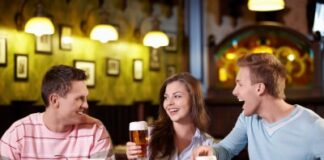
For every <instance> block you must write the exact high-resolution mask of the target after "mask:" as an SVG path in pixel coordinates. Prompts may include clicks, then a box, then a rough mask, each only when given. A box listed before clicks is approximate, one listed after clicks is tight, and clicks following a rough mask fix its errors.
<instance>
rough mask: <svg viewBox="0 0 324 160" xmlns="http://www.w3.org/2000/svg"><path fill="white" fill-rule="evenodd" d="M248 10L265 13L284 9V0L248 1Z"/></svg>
mask: <svg viewBox="0 0 324 160" xmlns="http://www.w3.org/2000/svg"><path fill="white" fill-rule="evenodd" d="M248 8H249V10H251V11H257V12H267V11H278V10H282V9H284V8H285V2H284V0H249V2H248Z"/></svg>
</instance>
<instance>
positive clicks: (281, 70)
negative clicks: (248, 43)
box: [192, 54, 324, 160]
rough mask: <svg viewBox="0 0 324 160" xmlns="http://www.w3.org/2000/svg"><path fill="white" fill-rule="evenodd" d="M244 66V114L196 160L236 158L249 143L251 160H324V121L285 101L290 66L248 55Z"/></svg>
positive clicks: (240, 87) (240, 90)
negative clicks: (219, 140) (286, 81)
mask: <svg viewBox="0 0 324 160" xmlns="http://www.w3.org/2000/svg"><path fill="white" fill-rule="evenodd" d="M238 66H239V67H240V70H239V72H238V74H237V77H236V86H235V88H234V90H233V95H234V96H236V97H237V98H238V100H239V101H242V102H243V103H244V104H243V107H242V108H243V112H242V114H241V115H240V116H239V118H238V120H237V122H236V124H235V127H234V128H233V130H232V131H231V132H230V134H229V135H228V136H226V137H225V138H224V139H223V140H222V141H221V142H220V143H219V144H217V145H215V146H213V149H212V148H210V147H207V146H202V147H199V148H197V149H196V150H195V151H194V152H193V154H192V159H194V158H195V157H196V156H198V155H201V154H208V155H211V154H216V156H217V157H218V160H224V159H231V158H232V157H233V156H235V155H237V154H238V153H239V152H240V151H241V150H242V149H243V148H244V147H245V146H246V145H247V146H248V153H249V159H250V160H268V159H269V160H281V159H284V160H319V159H321V160H324V120H323V119H322V118H321V117H320V116H318V115H317V114H316V113H314V112H313V111H311V110H309V109H307V108H304V107H302V106H300V105H297V104H296V105H291V104H288V103H287V102H285V101H284V98H285V94H284V89H285V79H286V70H285V67H284V66H283V65H282V64H281V63H280V61H279V60H278V59H276V57H275V56H273V55H271V54H247V55H244V56H243V57H241V58H240V59H239V60H238ZM301 94H302V93H301Z"/></svg>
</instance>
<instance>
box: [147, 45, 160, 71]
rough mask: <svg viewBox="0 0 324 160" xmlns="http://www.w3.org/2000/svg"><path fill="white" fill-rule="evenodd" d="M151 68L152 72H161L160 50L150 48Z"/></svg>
mask: <svg viewBox="0 0 324 160" xmlns="http://www.w3.org/2000/svg"><path fill="white" fill-rule="evenodd" d="M149 56H150V57H149V66H150V70H152V71H159V70H160V65H161V50H160V49H159V48H150V55H149Z"/></svg>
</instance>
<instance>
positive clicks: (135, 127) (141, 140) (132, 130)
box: [129, 121, 148, 159]
mask: <svg viewBox="0 0 324 160" xmlns="http://www.w3.org/2000/svg"><path fill="white" fill-rule="evenodd" d="M129 134H130V135H129V137H130V141H131V142H134V143H136V145H139V146H141V149H142V152H141V153H140V154H139V155H138V157H139V158H144V159H145V158H147V146H148V127H147V123H146V122H145V121H135V122H131V123H129Z"/></svg>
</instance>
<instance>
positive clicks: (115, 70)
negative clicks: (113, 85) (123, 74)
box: [106, 58, 120, 76]
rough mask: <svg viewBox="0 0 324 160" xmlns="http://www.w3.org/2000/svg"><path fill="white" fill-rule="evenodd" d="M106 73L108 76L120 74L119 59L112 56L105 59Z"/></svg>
mask: <svg viewBox="0 0 324 160" xmlns="http://www.w3.org/2000/svg"><path fill="white" fill-rule="evenodd" d="M106 74H107V75H108V76H119V74H120V60H119V59H114V58H107V59H106Z"/></svg>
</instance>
